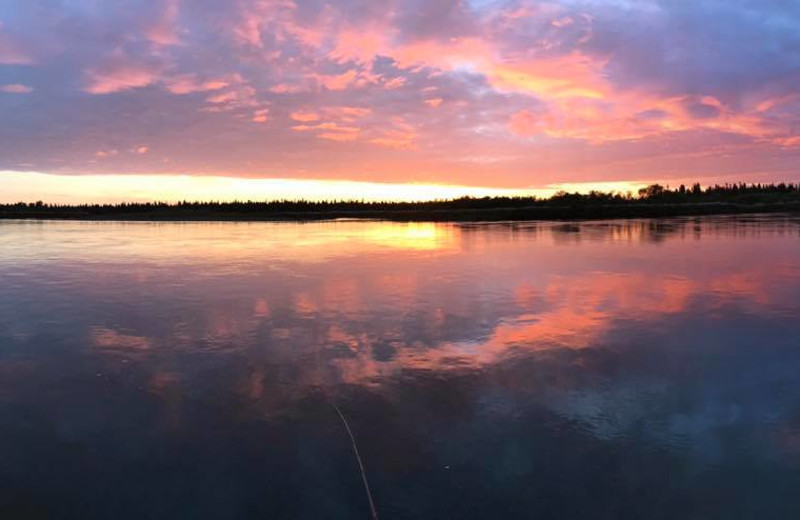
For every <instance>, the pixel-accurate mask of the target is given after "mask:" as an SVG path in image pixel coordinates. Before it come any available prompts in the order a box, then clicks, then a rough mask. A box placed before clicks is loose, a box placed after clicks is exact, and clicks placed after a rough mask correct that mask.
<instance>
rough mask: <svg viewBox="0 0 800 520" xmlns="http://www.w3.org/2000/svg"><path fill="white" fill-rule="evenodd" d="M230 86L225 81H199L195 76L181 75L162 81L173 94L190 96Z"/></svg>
mask: <svg viewBox="0 0 800 520" xmlns="http://www.w3.org/2000/svg"><path fill="white" fill-rule="evenodd" d="M228 85H230V82H229V81H228V80H226V79H211V80H205V81H200V80H198V79H197V76H196V75H195V74H183V75H180V76H174V77H172V78H167V79H165V80H164V86H165V88H166V89H167V90H169V91H170V92H172V93H173V94H190V93H193V92H208V91H210V90H219V89H222V88H225V87H227V86H228Z"/></svg>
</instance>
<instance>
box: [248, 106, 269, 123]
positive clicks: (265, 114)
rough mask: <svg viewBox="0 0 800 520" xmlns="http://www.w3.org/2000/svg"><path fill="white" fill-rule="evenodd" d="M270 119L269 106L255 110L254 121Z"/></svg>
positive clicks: (262, 121) (263, 121) (261, 121)
mask: <svg viewBox="0 0 800 520" xmlns="http://www.w3.org/2000/svg"><path fill="white" fill-rule="evenodd" d="M268 120H269V109H268V108H261V109H259V110H256V111H255V112H253V118H252V119H251V121H253V122H254V123H266V122H267V121H268Z"/></svg>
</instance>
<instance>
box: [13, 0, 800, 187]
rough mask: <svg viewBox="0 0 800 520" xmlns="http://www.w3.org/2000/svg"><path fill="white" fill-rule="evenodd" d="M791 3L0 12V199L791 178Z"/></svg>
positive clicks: (794, 109) (794, 137)
mask: <svg viewBox="0 0 800 520" xmlns="http://www.w3.org/2000/svg"><path fill="white" fill-rule="evenodd" d="M798 160H800V3H798V2H796V1H788V0H786V1H780V0H757V1H756V0H704V1H702V2H700V1H696V0H669V1H667V0H664V1H657V0H637V1H633V0H553V1H541V2H539V1H537V2H533V1H525V0H460V1H459V0H386V1H368V0H308V1H303V0H114V1H108V0H106V1H104V0H0V202H12V201H16V200H34V199H39V198H45V199H47V200H48V201H54V202H65V201H66V202H77V201H117V200H154V199H159V200H178V199H182V198H194V199H233V198H239V199H247V198H251V199H264V198H275V197H290V198H292V197H294V198H296V197H308V198H326V197H336V198H341V197H342V196H345V197H353V198H383V199H401V198H402V199H409V198H411V199H424V198H436V197H442V196H458V195H460V194H470V195H479V194H491V195H495V194H508V193H533V194H539V193H548V192H552V191H554V190H556V189H580V190H586V189H592V188H600V189H615V190H619V191H624V190H626V189H632V190H634V191H635V188H636V187H638V186H641V185H643V184H647V183H649V182H661V183H665V184H671V185H677V184H680V183H681V182H687V183H688V182H695V181H699V182H701V183H703V184H712V183H718V182H719V183H724V182H734V181H746V182H769V181H793V182H796V181H797V180H798V179H800V169H799V168H798V167H797V165H798V164H800V163H799V162H798Z"/></svg>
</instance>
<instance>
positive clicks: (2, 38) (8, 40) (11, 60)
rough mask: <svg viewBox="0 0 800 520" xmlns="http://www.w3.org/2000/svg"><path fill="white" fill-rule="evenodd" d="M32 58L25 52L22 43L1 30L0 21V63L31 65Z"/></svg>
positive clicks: (1, 24)
mask: <svg viewBox="0 0 800 520" xmlns="http://www.w3.org/2000/svg"><path fill="white" fill-rule="evenodd" d="M32 63H33V58H31V56H30V55H29V53H28V52H26V51H25V50H24V49H23V48H22V45H20V44H19V42H17V41H16V39H14V38H12V36H11V35H10V34H8V33H7V32H4V31H3V23H2V21H0V65H31V64H32Z"/></svg>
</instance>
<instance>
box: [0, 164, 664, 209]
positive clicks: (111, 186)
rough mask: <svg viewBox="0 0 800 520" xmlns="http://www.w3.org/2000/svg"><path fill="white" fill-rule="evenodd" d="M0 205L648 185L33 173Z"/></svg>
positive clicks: (370, 197)
mask: <svg viewBox="0 0 800 520" xmlns="http://www.w3.org/2000/svg"><path fill="white" fill-rule="evenodd" d="M0 184H2V186H3V191H2V193H0V204H12V203H16V202H34V199H31V197H30V196H29V195H30V193H36V194H37V195H38V198H37V199H35V200H42V201H44V202H47V203H53V204H95V203H98V204H102V203H121V202H180V201H184V200H187V201H198V202H204V201H220V202H231V201H246V200H254V201H260V200H299V199H304V200H311V201H317V200H367V201H398V202H399V201H430V200H441V199H454V198H458V197H464V196H471V197H484V196H489V197H500V196H536V197H545V198H546V197H550V196H552V195H553V194H555V193H556V192H558V191H568V192H579V193H587V192H589V191H592V190H598V191H609V192H616V193H626V192H631V193H636V191H637V190H638V189H639V188H640V187H643V186H646V185H647V184H650V182H646V181H638V182H603V183H585V184H556V185H550V186H542V187H538V188H527V189H499V188H487V187H479V186H457V185H444V184H393V183H370V182H356V181H345V180H311V179H300V180H298V179H250V178H241V177H220V176H191V175H135V174H132V175H80V176H67V175H52V174H44V173H38V172H8V171H6V172H3V171H0Z"/></svg>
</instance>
